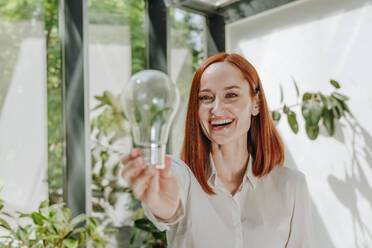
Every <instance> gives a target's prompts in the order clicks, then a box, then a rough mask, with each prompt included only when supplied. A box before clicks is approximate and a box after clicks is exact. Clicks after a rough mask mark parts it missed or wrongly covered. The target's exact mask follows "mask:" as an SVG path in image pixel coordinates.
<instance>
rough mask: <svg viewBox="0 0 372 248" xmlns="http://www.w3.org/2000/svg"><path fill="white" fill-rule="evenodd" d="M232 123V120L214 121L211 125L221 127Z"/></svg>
mask: <svg viewBox="0 0 372 248" xmlns="http://www.w3.org/2000/svg"><path fill="white" fill-rule="evenodd" d="M231 122H232V120H231V119H228V120H219V121H212V122H211V124H212V125H221V124H226V123H231Z"/></svg>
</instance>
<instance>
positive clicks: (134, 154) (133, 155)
mask: <svg viewBox="0 0 372 248" xmlns="http://www.w3.org/2000/svg"><path fill="white" fill-rule="evenodd" d="M140 154H141V150H140V149H139V148H134V149H133V150H132V151H131V152H130V153H129V154H128V155H127V156H125V157H124V158H123V159H122V160H121V163H122V164H123V165H126V164H127V163H128V162H129V161H131V160H133V159H135V158H137V157H138V156H139V155H140Z"/></svg>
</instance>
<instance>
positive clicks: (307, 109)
mask: <svg viewBox="0 0 372 248" xmlns="http://www.w3.org/2000/svg"><path fill="white" fill-rule="evenodd" d="M302 115H303V117H304V118H305V121H306V122H308V123H309V124H310V125H311V126H316V125H318V122H319V120H320V117H321V115H322V106H321V105H320V103H319V102H318V101H316V100H307V101H305V102H304V103H303V105H302Z"/></svg>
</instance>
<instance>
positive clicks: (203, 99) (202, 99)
mask: <svg viewBox="0 0 372 248" xmlns="http://www.w3.org/2000/svg"><path fill="white" fill-rule="evenodd" d="M210 99H211V97H210V96H199V100H200V101H207V100H210Z"/></svg>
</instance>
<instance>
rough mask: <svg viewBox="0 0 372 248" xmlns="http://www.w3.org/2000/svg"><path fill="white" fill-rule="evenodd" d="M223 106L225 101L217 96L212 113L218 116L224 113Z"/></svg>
mask: <svg viewBox="0 0 372 248" xmlns="http://www.w3.org/2000/svg"><path fill="white" fill-rule="evenodd" d="M223 108H224V106H223V102H222V101H221V100H219V99H218V98H216V99H215V100H214V102H213V105H212V107H211V114H213V115H216V116H218V115H220V114H221V113H222V111H223Z"/></svg>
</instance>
